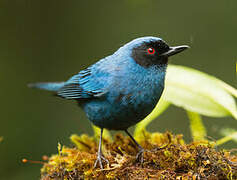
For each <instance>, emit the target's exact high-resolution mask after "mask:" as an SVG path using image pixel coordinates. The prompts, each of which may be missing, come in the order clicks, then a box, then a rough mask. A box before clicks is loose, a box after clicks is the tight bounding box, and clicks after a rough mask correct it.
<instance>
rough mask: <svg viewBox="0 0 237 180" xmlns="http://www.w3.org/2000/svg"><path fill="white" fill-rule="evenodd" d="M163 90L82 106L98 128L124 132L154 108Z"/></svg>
mask: <svg viewBox="0 0 237 180" xmlns="http://www.w3.org/2000/svg"><path fill="white" fill-rule="evenodd" d="M162 91H163V89H160V91H158V92H157V91H155V92H154V93H150V94H148V93H147V94H144V93H139V92H138V93H137V94H135V95H134V94H133V95H131V94H126V95H123V94H120V95H118V96H117V97H116V98H114V99H112V100H111V99H110V100H109V99H104V100H99V99H98V100H94V101H90V102H88V103H86V104H84V105H83V108H84V110H85V112H86V114H87V116H88V118H89V120H90V121H91V122H92V123H94V124H95V125H96V126H99V127H100V128H107V129H114V130H124V129H127V128H128V127H130V126H133V125H135V124H136V123H138V122H139V121H141V120H143V119H144V118H145V117H146V116H147V115H148V114H150V113H151V111H152V110H153V109H154V107H155V106H156V104H157V102H158V101H159V98H160V96H161V94H162Z"/></svg>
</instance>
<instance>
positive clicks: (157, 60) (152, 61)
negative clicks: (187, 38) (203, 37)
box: [121, 37, 189, 67]
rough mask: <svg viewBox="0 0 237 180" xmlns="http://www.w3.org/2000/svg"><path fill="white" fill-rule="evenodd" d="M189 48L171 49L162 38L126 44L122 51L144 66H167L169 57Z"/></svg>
mask: <svg viewBox="0 0 237 180" xmlns="http://www.w3.org/2000/svg"><path fill="white" fill-rule="evenodd" d="M187 48H189V46H187V45H182V46H173V47H170V46H169V45H167V44H166V42H165V41H163V40H162V39H161V38H157V37H142V38H137V39H134V40H132V41H131V42H129V43H127V44H125V45H124V46H123V47H122V48H121V50H123V51H124V50H125V51H127V52H129V53H130V54H129V55H130V56H131V57H132V58H133V59H134V61H135V62H136V63H137V64H139V65H141V66H143V67H149V66H152V65H166V64H167V62H168V57H169V56H172V55H175V54H177V53H180V52H182V51H183V50H185V49H187Z"/></svg>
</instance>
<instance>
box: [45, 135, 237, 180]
mask: <svg viewBox="0 0 237 180" xmlns="http://www.w3.org/2000/svg"><path fill="white" fill-rule="evenodd" d="M144 137H145V138H143V139H140V140H139V142H140V144H141V145H142V146H143V147H144V148H145V149H147V150H148V151H146V152H145V153H144V163H143V164H140V163H139V162H137V161H136V158H135V156H136V153H137V147H136V146H135V145H134V144H133V142H132V141H131V140H130V139H129V137H126V136H123V135H122V134H117V135H115V137H114V141H109V140H104V142H103V144H104V145H103V153H104V155H105V157H106V158H107V159H108V160H109V162H110V164H109V165H105V168H104V169H103V170H100V169H99V168H95V169H94V168H93V166H94V162H95V160H96V152H97V141H96V139H95V138H92V137H89V136H87V135H82V136H76V135H73V136H72V138H71V139H72V140H73V142H74V144H76V147H74V148H68V147H65V146H63V147H62V148H61V147H60V146H59V153H58V154H57V155H53V156H51V158H50V159H49V160H48V162H47V163H45V164H44V166H43V168H42V169H41V180H50V179H142V180H143V179H212V180H214V179H237V155H231V154H230V152H228V151H226V150H222V151H217V150H216V149H215V147H214V144H213V143H209V142H207V141H199V142H192V143H190V144H185V143H184V141H183V139H182V135H176V136H175V135H172V134H171V133H169V132H166V133H164V134H160V133H148V132H144Z"/></svg>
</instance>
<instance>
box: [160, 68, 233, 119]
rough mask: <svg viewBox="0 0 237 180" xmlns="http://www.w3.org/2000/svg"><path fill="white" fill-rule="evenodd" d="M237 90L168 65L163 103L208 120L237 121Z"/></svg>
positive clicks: (192, 71)
mask: <svg viewBox="0 0 237 180" xmlns="http://www.w3.org/2000/svg"><path fill="white" fill-rule="evenodd" d="M230 92H231V94H234V95H236V94H235V93H236V90H235V89H234V88H232V87H231V86H229V85H227V84H225V83H224V82H222V81H220V80H218V79H216V78H214V77H212V76H210V75H207V74H205V73H203V72H200V71H197V70H195V69H192V68H188V67H183V66H177V65H169V66H168V69H167V76H166V86H165V91H164V99H165V100H166V101H168V102H170V103H172V104H174V105H176V106H180V107H183V108H184V109H186V110H188V111H192V112H196V113H199V114H202V115H206V116H212V117H224V116H228V115H232V116H233V117H234V118H235V119H237V108H236V104H235V100H234V98H233V97H232V96H231V95H230V94H229V93H230Z"/></svg>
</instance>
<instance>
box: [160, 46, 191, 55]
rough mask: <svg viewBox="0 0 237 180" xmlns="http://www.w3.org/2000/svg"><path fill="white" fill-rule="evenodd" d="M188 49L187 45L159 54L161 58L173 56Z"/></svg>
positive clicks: (171, 48)
mask: <svg viewBox="0 0 237 180" xmlns="http://www.w3.org/2000/svg"><path fill="white" fill-rule="evenodd" d="M188 48H190V47H189V46H187V45H182V46H174V47H170V49H169V50H168V51H167V52H165V53H163V54H161V56H173V55H175V54H178V53H180V52H182V51H184V50H185V49H188Z"/></svg>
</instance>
